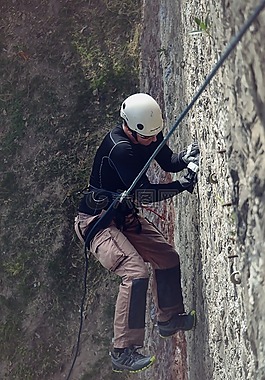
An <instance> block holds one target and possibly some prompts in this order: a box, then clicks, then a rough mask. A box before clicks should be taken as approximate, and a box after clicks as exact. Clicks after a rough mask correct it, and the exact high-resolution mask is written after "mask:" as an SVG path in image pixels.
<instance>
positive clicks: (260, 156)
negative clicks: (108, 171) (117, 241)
mask: <svg viewBox="0 0 265 380" xmlns="http://www.w3.org/2000/svg"><path fill="white" fill-rule="evenodd" d="M257 5H258V2H256V1H253V0H251V1H241V2H240V3H238V2H237V1H226V0H224V1H222V2H217V1H213V2H210V4H209V2H206V1H193V0H192V1H181V2H177V1H176V0H166V1H164V2H162V3H160V2H158V1H157V0H155V1H152V2H146V1H145V4H144V20H143V23H144V30H143V37H142V77H141V81H142V89H143V90H145V91H147V92H150V93H151V95H153V96H154V97H156V98H157V99H158V101H160V102H161V105H162V106H163V107H164V114H165V119H166V125H167V128H170V127H171V126H172V125H173V124H174V122H175V120H176V117H177V116H178V115H179V114H180V112H181V111H183V109H184V108H185V105H187V104H188V103H189V102H190V101H191V99H192V97H193V96H194V94H195V93H196V91H197V90H198V88H199V87H200V85H201V84H202V83H203V81H204V79H205V77H206V76H207V75H208V73H209V72H210V70H211V69H212V67H213V65H214V64H215V63H216V61H217V60H218V58H219V57H220V55H221V53H222V52H223V51H224V50H225V48H226V46H227V44H228V43H229V41H230V40H231V38H232V37H233V36H234V34H235V33H237V32H238V30H239V29H240V28H241V26H242V24H243V23H244V22H245V21H246V20H247V19H248V17H249V16H250V14H252V12H253V11H254V9H255V7H256V6H257ZM195 17H197V18H198V19H199V20H200V21H201V22H202V23H203V25H205V24H206V20H207V19H208V21H209V25H208V26H207V28H206V31H201V32H200V33H197V34H193V33H191V32H193V31H194V30H198V29H199V27H198V25H197V24H196V22H195ZM264 26H265V11H263V12H262V13H261V14H260V16H259V17H258V19H257V20H256V21H255V22H254V23H253V24H252V26H251V27H250V29H249V31H248V32H247V33H246V34H245V35H244V37H243V38H242V40H241V42H240V43H239V44H238V45H237V47H236V49H235V50H234V51H233V53H232V54H231V56H230V57H229V59H228V60H227V61H226V62H225V64H224V65H223V66H222V68H221V69H220V70H219V71H218V73H217V75H216V76H215V77H214V79H213V80H212V82H211V84H210V85H209V86H208V87H207V89H206V91H205V92H204V93H203V95H202V96H201V97H200V99H199V100H198V101H197V102H196V104H195V106H194V107H193V108H192V110H191V111H190V112H189V114H188V116H187V117H186V118H185V119H184V120H183V122H182V123H181V125H180V126H179V127H178V129H177V130H176V132H175V133H174V135H173V137H172V138H171V139H170V142H169V144H170V146H171V147H172V148H174V149H175V150H176V151H177V150H178V151H180V150H181V149H183V147H185V146H186V145H187V144H189V143H190V141H192V140H198V141H199V144H200V147H201V169H200V175H199V183H198V187H197V189H196V191H195V192H194V194H193V195H189V194H187V195H186V194H183V195H180V196H179V197H178V198H177V199H176V202H175V204H174V205H173V204H172V203H171V204H170V203H168V204H167V205H166V206H165V205H164V206H163V205H159V206H158V209H157V210H158V211H160V212H161V213H162V215H165V216H166V219H167V222H164V224H163V222H162V228H163V226H164V229H165V231H166V233H167V228H168V224H167V223H172V222H173V221H174V222H175V233H174V235H175V236H174V239H175V244H176V246H177V249H178V251H179V253H180V256H181V262H182V274H183V291H184V294H185V303H186V306H187V309H189V308H191V307H195V308H196V310H197V316H198V323H197V327H196V329H195V331H194V332H189V333H186V337H184V336H182V335H181V334H179V336H178V335H177V336H176V338H175V339H172V340H170V341H167V342H166V343H165V344H164V343H163V342H162V343H161V342H159V340H158V337H157V335H156V332H154V333H150V334H148V337H147V343H148V344H149V346H150V347H153V348H154V349H160V351H159V352H160V353H159V361H158V363H157V365H156V366H155V367H154V369H153V370H152V369H150V370H149V371H147V372H148V373H147V372H146V373H145V374H142V375H141V378H148V379H149V378H150V376H151V377H152V379H153V380H162V379H163V380H164V379H172V380H173V379H186V378H188V379H190V380H200V379H204V380H208V379H209V380H213V379H222V380H228V379H229V380H230V379H231V380H232V379H233V380H235V379H238V380H239V379H246V380H248V379H249V380H250V379H257V380H264V379H265V365H264V342H265V321H264V313H263V310H264V306H265V294H264V273H265V264H264V181H265V179H264V174H265V156H264V142H265V141H264V139H265V135H264V127H265V104H264V103H265V90H264V89H265V74H264V73H265V70H264V69H265V47H264V43H263V39H264V36H265V32H264V30H265V29H264ZM152 169H153V170H152V173H151V175H152V176H153V178H155V180H157V181H158V180H162V179H163V180H164V179H165V180H166V179H167V178H160V174H159V170H158V169H157V168H156V167H155V166H154V167H153V168H152ZM169 238H171V239H172V238H173V237H172V235H171V233H170V234H169ZM185 339H186V340H187V368H185V363H186V361H185ZM172 355H174V357H172ZM186 369H187V372H186Z"/></svg>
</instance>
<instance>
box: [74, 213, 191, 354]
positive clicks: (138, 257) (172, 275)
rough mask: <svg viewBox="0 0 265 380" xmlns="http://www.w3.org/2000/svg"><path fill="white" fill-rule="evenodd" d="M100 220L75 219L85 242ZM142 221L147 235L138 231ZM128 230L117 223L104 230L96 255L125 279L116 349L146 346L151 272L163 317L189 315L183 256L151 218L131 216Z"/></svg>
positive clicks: (95, 245)
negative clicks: (186, 312)
mask: <svg viewBox="0 0 265 380" xmlns="http://www.w3.org/2000/svg"><path fill="white" fill-rule="evenodd" d="M94 219H95V217H94V216H92V217H91V216H89V215H86V214H83V213H79V215H78V216H77V217H76V219H75V230H76V232H77V235H78V236H79V238H80V239H82V236H81V235H80V232H81V234H83V235H84V234H85V232H86V230H87V229H88V228H89V223H91V221H93V220H94ZM139 221H140V223H141V227H142V229H141V232H140V233H139V231H138V233H137V227H139ZM126 223H127V225H126V228H125V229H124V230H123V231H120V230H118V229H117V228H116V226H115V224H114V222H113V223H111V225H110V226H109V227H108V228H106V229H104V230H101V231H99V232H98V233H97V234H96V236H95V237H94V239H93V240H92V241H91V244H90V247H89V248H90V251H91V252H92V253H93V255H94V256H95V257H96V259H97V260H99V261H100V263H101V264H102V265H103V266H104V267H105V268H106V269H108V270H110V271H112V272H114V273H115V274H117V275H118V276H120V277H121V279H122V282H121V284H120V288H119V294H118V297H117V302H116V309H115V317H114V347H115V348H125V347H128V346H130V345H137V346H138V345H139V346H143V342H144V327H145V309H146V292H147V287H148V278H149V273H148V268H147V266H146V262H149V263H150V264H151V268H152V270H153V272H154V275H153V276H152V277H153V283H152V295H153V299H154V302H155V305H156V310H157V319H158V321H160V322H164V321H167V320H168V319H170V318H171V317H172V315H173V314H175V313H183V312H184V307H183V298H182V291H181V279H180V266H179V256H178V254H177V252H176V251H175V249H174V248H173V247H172V246H171V245H170V244H168V243H167V241H166V240H165V238H164V237H163V236H162V235H161V233H160V232H158V231H157V229H156V228H155V227H154V226H153V225H152V224H151V223H150V222H148V221H147V220H146V219H144V218H142V217H138V219H137V218H135V217H133V216H128V217H126Z"/></svg>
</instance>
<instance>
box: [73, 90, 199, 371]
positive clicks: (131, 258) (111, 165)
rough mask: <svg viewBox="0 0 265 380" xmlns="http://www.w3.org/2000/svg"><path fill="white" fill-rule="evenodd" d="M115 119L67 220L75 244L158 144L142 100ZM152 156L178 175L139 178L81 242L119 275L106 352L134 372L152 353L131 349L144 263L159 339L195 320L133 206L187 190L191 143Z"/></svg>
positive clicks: (161, 247) (170, 261) (140, 324)
mask: <svg viewBox="0 0 265 380" xmlns="http://www.w3.org/2000/svg"><path fill="white" fill-rule="evenodd" d="M120 116H121V118H122V123H121V125H118V126H116V127H115V128H114V129H113V130H112V131H110V132H109V133H108V134H107V135H106V136H105V138H104V139H103V141H102V143H101V145H100V146H99V148H98V150H97V152H96V155H95V158H94V163H93V167H92V172H91V176H90V182H89V188H88V189H87V191H86V192H85V193H84V196H83V198H82V200H81V202H80V205H79V209H78V215H77V216H76V218H75V230H76V232H77V235H78V237H79V238H80V239H81V240H82V239H83V241H86V237H87V236H88V234H89V231H90V230H91V228H92V226H93V225H95V221H98V220H100V218H101V216H103V215H104V213H106V210H107V209H108V207H109V205H110V204H111V203H112V201H113V200H114V199H115V197H118V196H119V195H120V194H121V193H122V192H123V191H125V190H126V189H128V188H129V187H130V185H131V184H132V183H133V181H134V179H135V178H136V177H137V174H138V173H139V172H140V171H141V169H142V168H143V167H144V165H145V164H146V162H147V161H148V158H149V157H150V156H151V155H152V153H153V152H154V151H155V149H156V148H157V147H158V145H159V144H160V143H161V141H162V140H163V133H162V128H163V120H162V113H161V109H160V107H159V105H158V103H157V102H156V101H155V100H154V99H153V98H152V97H151V96H150V95H148V94H144V93H137V94H133V95H131V96H129V97H128V98H127V99H125V100H124V101H123V103H122V105H121V109H120ZM155 159H156V161H157V163H158V164H159V165H160V167H161V168H162V169H163V170H164V171H166V172H172V173H177V172H180V171H182V170H184V173H186V174H184V175H183V176H182V177H180V178H179V179H178V180H175V181H173V182H170V183H167V184H165V183H163V184H153V183H150V181H149V179H148V177H147V175H146V174H143V176H142V177H141V179H140V180H139V181H138V182H137V185H136V186H135V188H134V190H133V192H132V194H130V196H128V197H126V198H125V199H123V201H122V202H121V203H119V204H118V207H115V209H114V210H113V218H112V220H111V221H110V222H109V223H108V225H104V224H102V226H101V228H99V229H98V230H97V231H96V234H94V236H93V238H92V239H90V241H86V244H87V246H88V248H89V250H90V251H91V252H92V254H93V255H94V256H95V258H96V259H97V260H99V262H100V263H101V264H102V265H103V267H105V268H106V269H108V270H110V271H112V272H114V273H115V274H116V275H118V276H120V278H121V284H120V287H119V293H118V297H117V301H116V308H115V316H114V342H113V349H112V352H111V361H112V367H113V370H114V371H116V372H121V371H123V370H128V371H130V372H138V371H140V370H143V369H146V368H148V367H149V366H150V365H152V364H153V362H154V360H155V357H154V356H145V355H142V354H140V353H139V352H138V349H140V348H142V347H143V344H144V330H145V311H146V295H147V288H148V280H149V272H148V268H147V266H146V263H147V262H148V263H150V266H151V269H152V271H153V281H152V296H153V300H154V304H155V306H156V314H157V321H158V332H159V334H160V336H161V337H163V338H166V337H170V336H172V335H174V334H175V333H176V332H177V331H179V330H190V329H192V327H193V326H194V322H195V313H194V312H193V311H192V312H190V313H185V310H184V305H183V297H182V290H181V273H180V261H179V256H178V253H177V252H176V250H175V249H174V248H173V247H172V246H171V245H170V244H169V243H168V242H167V241H166V240H165V238H164V237H163V235H162V234H161V233H160V232H159V231H158V230H157V228H156V227H155V226H154V225H153V224H152V223H150V222H149V221H147V220H146V219H145V218H144V217H143V216H141V215H139V210H138V208H137V207H139V206H140V205H141V204H142V203H145V204H146V203H153V202H159V201H162V200H164V199H168V198H172V197H173V196H175V195H177V194H179V193H181V192H183V191H184V190H187V191H188V192H190V193H192V191H193V189H194V186H195V184H196V181H197V175H196V174H195V173H193V172H191V171H190V170H188V169H186V168H187V166H188V164H189V163H190V162H193V163H196V164H197V165H198V162H199V148H198V144H197V143H196V142H194V143H192V144H191V145H190V146H189V147H188V148H187V149H185V150H184V151H183V152H181V153H179V154H176V153H173V152H172V150H171V149H170V148H169V147H168V146H167V145H164V146H163V147H162V149H161V150H160V151H159V153H158V154H157V156H156V158H155ZM99 226H100V223H99Z"/></svg>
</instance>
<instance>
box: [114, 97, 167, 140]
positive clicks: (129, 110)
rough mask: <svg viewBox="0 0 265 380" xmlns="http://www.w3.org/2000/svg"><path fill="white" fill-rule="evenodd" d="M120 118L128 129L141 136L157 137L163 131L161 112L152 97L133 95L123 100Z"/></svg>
mask: <svg viewBox="0 0 265 380" xmlns="http://www.w3.org/2000/svg"><path fill="white" fill-rule="evenodd" d="M120 116H121V117H122V118H123V119H124V120H125V121H126V123H127V125H128V127H129V128H130V129H131V130H133V131H135V132H138V133H139V134H141V135H143V136H154V135H157V134H158V133H159V132H160V131H161V130H162V129H163V119H162V112H161V109H160V107H159V105H158V104H157V102H156V101H155V99H153V98H152V96H150V95H148V94H143V93H139V94H134V95H131V96H129V97H128V98H126V99H125V100H124V102H123V103H122V105H121V109H120Z"/></svg>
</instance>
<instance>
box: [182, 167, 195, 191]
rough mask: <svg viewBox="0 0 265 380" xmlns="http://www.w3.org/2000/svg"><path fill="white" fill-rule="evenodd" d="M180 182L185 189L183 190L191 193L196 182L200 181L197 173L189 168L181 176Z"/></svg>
mask: <svg viewBox="0 0 265 380" xmlns="http://www.w3.org/2000/svg"><path fill="white" fill-rule="evenodd" d="M178 182H179V184H180V186H181V187H182V189H183V190H182V191H184V190H187V191H188V192H189V193H192V192H193V190H194V187H195V185H196V183H197V182H198V176H197V173H195V172H194V171H192V170H190V169H187V173H186V174H185V175H184V176H183V177H181V178H180V179H179V180H178Z"/></svg>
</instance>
